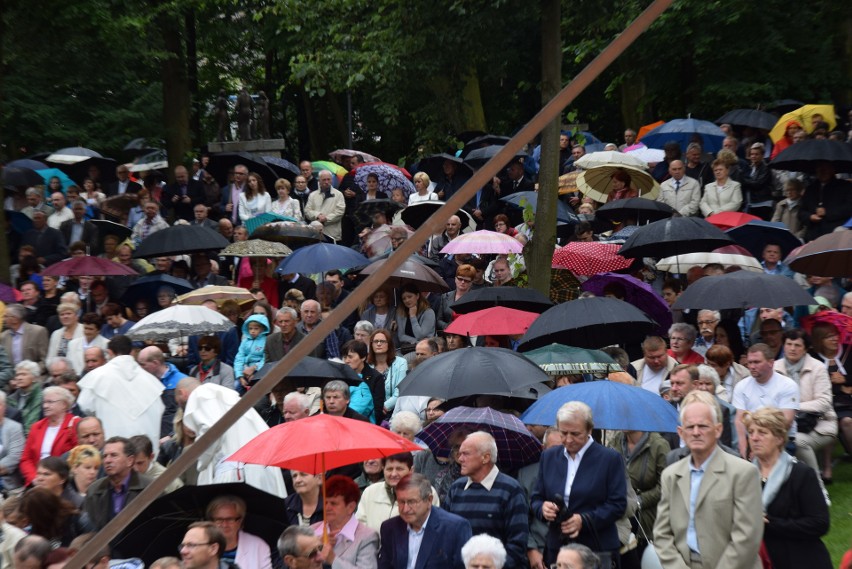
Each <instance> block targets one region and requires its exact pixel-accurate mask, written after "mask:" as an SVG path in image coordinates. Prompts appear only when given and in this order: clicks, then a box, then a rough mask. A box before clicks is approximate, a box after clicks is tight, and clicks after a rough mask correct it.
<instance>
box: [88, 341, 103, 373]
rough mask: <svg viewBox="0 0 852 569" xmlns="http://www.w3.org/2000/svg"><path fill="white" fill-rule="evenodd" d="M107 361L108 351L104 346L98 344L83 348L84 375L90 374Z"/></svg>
mask: <svg viewBox="0 0 852 569" xmlns="http://www.w3.org/2000/svg"><path fill="white" fill-rule="evenodd" d="M106 363H107V353H106V350H104V349H103V348H99V347H97V346H95V347H92V348H86V349H85V350H83V371H82V375H86V374H88V373H89V372H90V371H92V370H95V369H97V368H99V367H101V366H103V365H104V364H106Z"/></svg>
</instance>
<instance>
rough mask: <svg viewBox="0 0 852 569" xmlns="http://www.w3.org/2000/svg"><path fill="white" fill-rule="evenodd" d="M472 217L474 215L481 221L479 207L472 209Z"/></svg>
mask: <svg viewBox="0 0 852 569" xmlns="http://www.w3.org/2000/svg"><path fill="white" fill-rule="evenodd" d="M473 217H475V218H476V219H478V220H479V221H482V210H480V209H475V210H473Z"/></svg>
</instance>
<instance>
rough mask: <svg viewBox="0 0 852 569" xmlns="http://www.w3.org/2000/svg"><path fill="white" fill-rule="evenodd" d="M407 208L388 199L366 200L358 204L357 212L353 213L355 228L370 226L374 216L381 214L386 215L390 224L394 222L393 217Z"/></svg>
mask: <svg viewBox="0 0 852 569" xmlns="http://www.w3.org/2000/svg"><path fill="white" fill-rule="evenodd" d="M404 207H405V206H404V205H402V204H400V203H398V202H395V201H393V200H389V199H386V198H382V199H378V200H365V201H363V202H361V203H359V204H358V206H357V207H356V208H355V211H354V212H352V217H353V218H354V220H355V227H359V226H370V225H372V222H373V215H374V214H375V213H378V212H381V213H383V214H385V219H387V222H388V223H390V222H391V221H393V216H394V215H395V214H396V212H398V211H399V210H401V209H402V208H404Z"/></svg>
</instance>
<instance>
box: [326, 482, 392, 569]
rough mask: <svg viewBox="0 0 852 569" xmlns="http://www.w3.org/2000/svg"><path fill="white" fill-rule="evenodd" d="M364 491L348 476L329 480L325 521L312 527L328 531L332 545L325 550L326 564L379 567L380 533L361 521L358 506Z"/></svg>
mask: <svg viewBox="0 0 852 569" xmlns="http://www.w3.org/2000/svg"><path fill="white" fill-rule="evenodd" d="M360 497H361V491H360V490H359V489H358V485H357V484H355V481H354V480H352V479H351V478H349V477H347V476H332V477H330V478H328V479H327V480H326V483H325V500H324V502H323V514H324V515H325V521H324V522H317V523H315V524H313V525H312V526H311V529H313V530H314V534H316V535H317V536H321V535H323V533H324V528H323V525H325V530H326V531H327V532H328V535H329V538H330V540H331V541H332V542H333V543H332V544H331V547H326V548H324V550H323V553H324V554H325V564H326V565H328V566H331V568H332V569H376V568H377V567H378V563H377V560H376V555H377V554H378V552H379V534H378V533H377V532H376V530H374V529H370V528H368V527H367V526H366V525H364V524H362V523H361V522H359V521H358V518H357V517H355V508H356V507H357V506H358V500H359V498H360Z"/></svg>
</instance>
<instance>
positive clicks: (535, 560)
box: [527, 549, 545, 569]
mask: <svg viewBox="0 0 852 569" xmlns="http://www.w3.org/2000/svg"><path fill="white" fill-rule="evenodd" d="M527 559H528V560H529V562H530V569H545V567H544V557H543V556H542V555H541V551H539V550H538V549H527Z"/></svg>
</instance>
